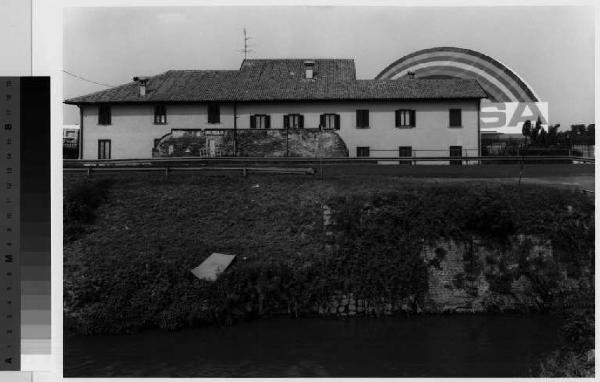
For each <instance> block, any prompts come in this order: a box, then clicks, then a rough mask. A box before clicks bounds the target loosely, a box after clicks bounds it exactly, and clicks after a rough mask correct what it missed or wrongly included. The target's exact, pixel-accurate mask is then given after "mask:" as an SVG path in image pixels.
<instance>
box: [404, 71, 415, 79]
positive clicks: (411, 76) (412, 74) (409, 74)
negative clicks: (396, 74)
mask: <svg viewBox="0 0 600 382" xmlns="http://www.w3.org/2000/svg"><path fill="white" fill-rule="evenodd" d="M406 76H407V77H408V78H410V79H411V80H414V79H415V72H408V73H406Z"/></svg>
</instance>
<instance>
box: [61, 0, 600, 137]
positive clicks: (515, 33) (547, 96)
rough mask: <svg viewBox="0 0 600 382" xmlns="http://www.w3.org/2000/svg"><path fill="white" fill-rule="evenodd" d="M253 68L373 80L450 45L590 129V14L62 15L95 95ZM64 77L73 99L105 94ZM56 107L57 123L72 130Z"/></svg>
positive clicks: (555, 116) (205, 10)
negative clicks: (137, 82) (330, 68)
mask: <svg viewBox="0 0 600 382" xmlns="http://www.w3.org/2000/svg"><path fill="white" fill-rule="evenodd" d="M244 27H245V28H246V29H247V31H248V36H250V37H251V39H250V41H249V43H250V44H251V46H250V48H251V49H252V52H250V53H249V56H248V57H249V58H353V59H354V60H355V64H356V73H357V77H358V78H360V79H371V78H374V77H375V76H376V75H377V74H378V73H379V72H381V71H382V70H383V69H384V68H385V67H386V66H388V65H389V64H391V63H392V62H394V61H395V60H397V59H399V58H400V57H402V56H404V55H406V54H409V53H412V52H414V51H416V50H420V49H426V48H431V47H436V46H456V47H461V48H468V49H473V50H476V51H479V52H481V53H484V54H486V55H488V56H491V57H492V58H494V59H496V60H498V61H500V62H502V63H503V64H504V65H506V66H508V67H509V68H510V69H512V70H513V71H514V72H516V73H517V74H518V75H519V76H520V77H521V78H523V79H524V80H525V82H526V83H528V84H529V86H531V87H532V88H533V89H534V91H535V92H536V94H537V95H538V97H539V98H540V100H541V101H545V102H548V103H549V120H550V121H549V122H550V123H551V124H554V123H560V124H561V129H564V128H568V127H569V126H570V125H571V124H575V123H585V124H588V123H593V122H594V33H595V27H594V9H593V8H591V7H581V6H579V7H566V6H560V7H548V6H528V7H499V6H495V7H491V6H490V7H364V6H363V7H357V6H352V7H350V6H345V7H340V6H320V7H314V6H313V7H300V6H279V7H273V6H271V7H258V6H254V7H242V6H232V7H221V6H219V7H168V8H167V7H118V8H108V7H105V8H66V9H65V13H64V35H63V39H64V45H63V54H64V60H63V62H64V70H66V71H68V72H69V73H72V74H74V75H76V76H79V77H83V78H85V79H87V80H91V81H94V82H98V83H101V84H103V85H119V84H123V83H127V82H130V81H131V79H132V78H133V77H134V76H140V75H155V74H159V73H162V72H164V71H166V70H171V69H223V70H225V69H238V68H239V66H240V64H241V62H242V59H243V53H241V52H240V50H241V49H242V47H243V34H242V33H243V32H242V31H243V28H244ZM103 85H99V84H94V83H90V82H87V81H85V80H82V79H80V78H76V77H74V76H72V75H67V74H65V75H64V96H65V98H70V97H74V96H79V95H83V94H88V93H90V92H94V91H98V90H103V89H107V87H106V86H103ZM78 119H79V112H78V109H77V107H76V106H69V105H65V106H64V123H65V124H77V123H79V120H78Z"/></svg>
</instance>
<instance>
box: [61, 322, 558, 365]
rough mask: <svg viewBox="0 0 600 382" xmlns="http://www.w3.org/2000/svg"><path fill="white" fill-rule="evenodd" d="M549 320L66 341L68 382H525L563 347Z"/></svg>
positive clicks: (306, 325) (214, 330)
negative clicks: (213, 381) (79, 380)
mask: <svg viewBox="0 0 600 382" xmlns="http://www.w3.org/2000/svg"><path fill="white" fill-rule="evenodd" d="M559 326H560V322H559V320H558V319H557V318H554V317H550V316H535V315H534V316H510V315H509V316H469V315H464V316H421V317H395V318H383V319H367V318H361V319H351V320H339V319H326V318H308V319H307V318H305V319H288V318H273V319H264V320H257V321H253V322H248V323H242V324H238V325H235V326H233V327H227V328H219V327H207V328H200V329H187V330H183V331H179V332H166V331H159V330H152V331H146V332H143V333H140V334H135V335H130V336H100V337H82V336H71V337H69V336H67V337H66V338H65V344H64V349H65V356H64V376H65V377H527V376H532V373H533V372H534V369H535V368H536V367H537V366H538V364H539V361H540V360H541V359H542V358H543V357H544V356H545V355H547V354H548V353H549V352H551V351H552V350H553V349H555V348H556V347H557V346H558V338H557V337H558V328H559Z"/></svg>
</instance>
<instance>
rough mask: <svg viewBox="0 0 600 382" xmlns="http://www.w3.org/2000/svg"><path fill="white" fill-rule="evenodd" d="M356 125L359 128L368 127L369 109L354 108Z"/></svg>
mask: <svg viewBox="0 0 600 382" xmlns="http://www.w3.org/2000/svg"><path fill="white" fill-rule="evenodd" d="M356 127H357V128H359V129H366V128H368V127H369V110H356Z"/></svg>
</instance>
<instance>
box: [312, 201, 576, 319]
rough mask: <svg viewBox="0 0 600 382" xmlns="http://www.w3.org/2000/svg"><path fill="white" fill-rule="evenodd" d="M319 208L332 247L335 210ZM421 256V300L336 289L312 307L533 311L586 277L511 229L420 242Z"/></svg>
mask: <svg viewBox="0 0 600 382" xmlns="http://www.w3.org/2000/svg"><path fill="white" fill-rule="evenodd" d="M322 208H323V228H324V233H325V237H326V245H325V248H326V250H327V251H334V250H336V244H335V242H336V237H337V235H338V234H339V232H338V229H337V227H336V226H337V224H336V219H335V210H333V209H332V208H331V207H330V206H328V205H323V207H322ZM421 258H422V259H423V261H424V262H425V264H426V265H427V268H428V286H427V291H426V293H425V299H424V302H423V301H418V299H417V298H416V296H409V297H408V298H403V299H397V301H386V300H385V299H380V300H379V301H366V300H361V299H359V298H355V296H353V295H352V294H343V293H342V292H341V291H340V292H338V293H336V294H335V295H334V296H331V298H330V300H329V301H328V302H327V303H326V304H325V305H323V306H318V307H315V311H317V312H318V313H319V314H325V315H342V316H346V315H356V314H374V315H380V314H392V313H395V312H410V313H420V312H428V313H480V312H510V311H515V312H526V311H539V310H543V309H547V308H550V307H551V306H556V305H560V304H561V303H562V300H561V296H564V295H567V294H569V293H570V292H572V291H577V290H581V289H582V288H585V285H584V284H585V282H586V279H585V278H581V277H578V276H574V275H569V274H568V273H567V267H566V265H564V264H561V263H560V262H559V261H558V256H555V255H554V252H553V248H552V243H551V242H550V241H548V240H545V239H544V238H543V237H541V236H532V235H516V236H512V237H509V239H508V240H507V241H505V242H503V243H497V242H493V241H491V240H489V239H488V240H486V239H483V238H473V239H472V240H451V239H445V240H442V239H439V240H434V241H432V242H428V243H427V242H424V243H423V245H422V250H421ZM548 280H550V281H551V282H548ZM359 307H360V308H359Z"/></svg>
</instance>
